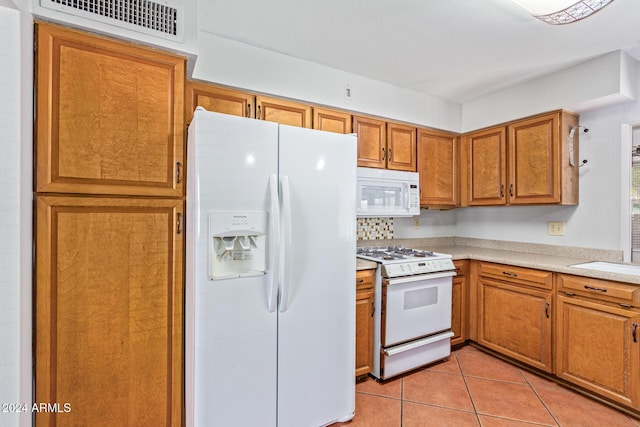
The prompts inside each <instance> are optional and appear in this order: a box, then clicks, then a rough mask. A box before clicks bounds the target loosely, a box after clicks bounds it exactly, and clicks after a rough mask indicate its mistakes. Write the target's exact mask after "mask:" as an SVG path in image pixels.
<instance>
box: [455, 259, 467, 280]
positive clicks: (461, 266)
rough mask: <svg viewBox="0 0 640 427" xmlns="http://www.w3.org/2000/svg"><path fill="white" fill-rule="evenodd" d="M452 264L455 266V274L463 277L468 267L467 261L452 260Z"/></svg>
mask: <svg viewBox="0 0 640 427" xmlns="http://www.w3.org/2000/svg"><path fill="white" fill-rule="evenodd" d="M453 265H454V266H455V267H456V276H458V277H464V276H466V274H467V268H469V267H468V266H469V262H468V261H465V260H459V261H453Z"/></svg>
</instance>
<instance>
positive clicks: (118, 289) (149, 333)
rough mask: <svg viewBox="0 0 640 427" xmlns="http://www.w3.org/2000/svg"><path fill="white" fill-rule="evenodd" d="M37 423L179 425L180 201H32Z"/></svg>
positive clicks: (180, 395) (106, 199)
mask: <svg viewBox="0 0 640 427" xmlns="http://www.w3.org/2000/svg"><path fill="white" fill-rule="evenodd" d="M36 207H37V211H36V226H37V233H36V236H37V245H36V248H37V249H36V285H35V308H34V311H35V398H34V401H35V402H63V403H70V404H71V412H68V413H55V412H51V413H45V412H40V413H37V414H36V424H37V425H38V426H53V425H78V426H126V425H146V426H180V425H181V420H182V405H183V397H182V389H183V378H182V377H183V374H182V372H183V358H182V352H183V335H182V330H183V323H182V317H183V313H182V300H183V290H182V289H183V283H182V275H183V272H182V267H181V265H182V235H181V234H180V233H181V228H182V224H180V222H181V221H180V218H181V214H182V212H183V202H182V201H180V200H168V199H133V198H128V199H125V198H122V199H112V198H89V197H39V198H38V199H37V201H36Z"/></svg>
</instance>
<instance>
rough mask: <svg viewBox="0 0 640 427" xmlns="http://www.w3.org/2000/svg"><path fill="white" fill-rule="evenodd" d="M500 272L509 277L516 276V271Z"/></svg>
mask: <svg viewBox="0 0 640 427" xmlns="http://www.w3.org/2000/svg"><path fill="white" fill-rule="evenodd" d="M502 274H504V275H505V276H509V277H518V273H512V272H510V271H503V272H502Z"/></svg>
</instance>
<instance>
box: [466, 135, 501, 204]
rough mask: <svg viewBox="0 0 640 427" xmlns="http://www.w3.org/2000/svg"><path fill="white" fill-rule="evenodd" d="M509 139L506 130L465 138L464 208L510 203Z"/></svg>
mask: <svg viewBox="0 0 640 427" xmlns="http://www.w3.org/2000/svg"><path fill="white" fill-rule="evenodd" d="M506 136H507V133H506V128H505V127H504V126H501V127H496V128H491V129H485V130H482V131H478V132H473V133H470V134H467V135H465V136H464V138H463V144H462V145H463V153H464V163H465V164H466V167H465V168H463V169H464V172H465V179H464V180H463V182H464V183H465V184H464V186H463V188H462V192H463V205H469V206H475V205H499V204H504V203H505V202H506V196H505V187H506V185H507V167H506V165H507V163H506V160H507V138H506Z"/></svg>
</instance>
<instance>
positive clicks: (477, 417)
mask: <svg viewBox="0 0 640 427" xmlns="http://www.w3.org/2000/svg"><path fill="white" fill-rule="evenodd" d="M454 356H455V358H456V363H457V364H458V369H460V374H461V375H462V381H463V382H464V388H466V389H467V394H468V395H469V400H470V401H471V406H472V407H473V412H474V413H475V415H476V420H477V421H478V425H479V426H482V422H481V421H480V415H478V409H477V408H476V403H475V402H474V401H473V397H472V396H471V390H469V385H468V384H467V378H466V376H465V374H464V370H463V369H462V365H461V364H460V359H458V354H457V353H454Z"/></svg>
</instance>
